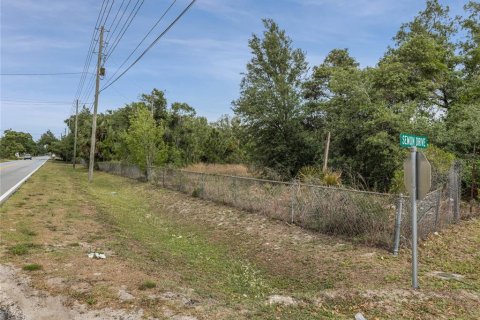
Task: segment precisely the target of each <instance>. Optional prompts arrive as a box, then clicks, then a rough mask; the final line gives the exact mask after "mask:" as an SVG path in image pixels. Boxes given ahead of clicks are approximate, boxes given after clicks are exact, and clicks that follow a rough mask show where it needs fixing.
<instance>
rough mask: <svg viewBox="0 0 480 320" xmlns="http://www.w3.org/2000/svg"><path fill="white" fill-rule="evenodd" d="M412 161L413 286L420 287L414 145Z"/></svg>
mask: <svg viewBox="0 0 480 320" xmlns="http://www.w3.org/2000/svg"><path fill="white" fill-rule="evenodd" d="M410 159H411V162H412V186H411V188H412V189H411V190H412V191H411V193H410V198H411V199H412V287H413V289H418V254H417V252H418V251H417V250H418V247H417V147H415V146H414V147H412V152H411V154H410Z"/></svg>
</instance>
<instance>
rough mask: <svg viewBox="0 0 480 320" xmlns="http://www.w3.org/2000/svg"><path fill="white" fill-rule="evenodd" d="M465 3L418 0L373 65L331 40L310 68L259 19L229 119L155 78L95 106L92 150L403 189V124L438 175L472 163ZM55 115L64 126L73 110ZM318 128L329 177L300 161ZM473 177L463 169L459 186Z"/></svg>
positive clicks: (473, 34) (45, 140) (470, 22)
mask: <svg viewBox="0 0 480 320" xmlns="http://www.w3.org/2000/svg"><path fill="white" fill-rule="evenodd" d="M464 10H465V14H464V16H463V17H455V18H453V17H452V16H451V14H450V12H449V9H448V7H444V6H442V5H441V4H440V2H439V1H438V0H427V1H426V5H425V8H424V10H422V11H421V12H419V13H418V15H417V16H415V17H414V18H413V19H412V20H411V21H409V22H406V23H404V24H403V25H402V26H401V27H400V30H399V31H398V32H397V34H396V35H395V37H394V44H393V45H392V47H390V48H388V49H387V50H386V52H385V54H384V56H383V57H382V58H381V59H380V60H379V62H378V64H377V65H376V66H374V67H367V68H361V67H360V64H359V63H358V62H357V61H356V60H355V58H354V57H352V56H351V55H350V53H349V51H348V49H347V48H337V49H333V50H331V51H330V52H329V53H328V54H327V55H326V57H325V59H324V61H323V62H322V63H321V64H319V65H317V66H313V68H312V72H311V73H310V74H308V73H307V71H308V65H307V62H306V58H305V53H304V52H303V51H302V50H300V49H296V48H294V47H293V45H292V40H291V39H290V38H289V37H288V36H287V35H286V32H285V31H284V30H282V29H280V27H279V26H278V25H277V24H276V23H275V22H274V21H273V20H263V23H264V27H265V30H264V32H263V34H262V35H260V36H259V35H253V36H252V38H251V39H250V40H249V42H248V45H249V47H250V49H251V52H252V57H251V60H250V61H249V62H248V63H247V65H246V72H245V73H244V77H243V79H242V82H241V83H240V95H239V98H238V99H237V100H235V101H234V102H233V110H234V112H235V116H234V117H233V118H229V117H228V116H223V117H221V118H220V119H219V120H218V121H216V122H213V123H209V122H208V121H207V119H205V118H204V117H201V116H198V115H197V114H196V111H195V109H194V108H193V107H192V106H190V105H189V104H187V103H183V102H173V103H171V104H170V105H169V104H168V103H167V98H166V96H165V92H164V91H161V90H158V89H153V90H152V91H151V92H150V93H149V94H142V95H141V98H140V101H137V102H132V103H130V104H127V105H125V106H123V107H121V108H119V109H116V110H114V111H107V112H105V113H101V114H99V115H98V122H97V123H98V130H97V137H96V138H97V144H96V150H95V156H96V159H98V160H99V161H111V160H114V161H123V162H130V163H135V164H138V165H140V166H141V167H142V168H145V169H147V168H148V167H150V166H151V165H154V164H169V165H174V166H184V165H188V164H192V163H196V162H200V161H201V162H205V163H245V162H247V163H248V164H249V165H254V166H256V167H257V168H260V169H259V170H258V171H259V172H263V175H264V176H266V177H270V178H275V179H288V178H291V177H293V176H296V175H297V174H298V176H300V177H302V178H301V179H303V180H308V179H311V180H312V181H317V182H315V183H321V184H333V185H336V184H338V183H340V175H339V174H338V172H342V181H341V182H342V183H343V184H345V185H349V186H353V187H359V181H360V182H361V185H362V187H363V188H366V189H371V190H379V191H387V190H390V191H401V189H402V185H403V182H402V181H401V180H403V178H402V176H401V172H400V171H399V170H401V167H402V161H403V158H404V151H402V149H401V148H400V146H399V141H398V139H399V138H398V137H399V134H400V133H402V132H403V133H412V134H417V135H426V136H428V137H429V140H430V143H431V145H435V147H431V148H429V149H430V150H427V151H426V152H427V153H428V154H427V157H428V158H429V159H431V161H433V162H434V168H436V169H435V170H440V171H441V172H440V171H439V172H438V175H442V174H444V171H445V168H446V167H448V163H449V161H450V160H451V158H452V154H453V155H454V156H455V157H456V158H457V159H462V161H463V162H464V164H465V165H464V166H465V167H466V168H467V167H468V170H473V163H474V161H475V156H472V155H473V153H474V150H477V153H478V149H480V140H479V139H480V131H479V130H480V129H479V128H480V126H479V125H478V123H480V105H479V103H478V101H479V99H480V49H479V44H480V40H479V39H480V36H479V35H480V27H479V25H480V24H479V22H480V18H479V16H480V15H479V13H480V4H479V3H478V1H470V2H469V3H468V4H467V5H466V6H465V7H464ZM459 30H461V32H462V33H460V31H459ZM139 110H142V111H140V113H139ZM152 114H153V116H152ZM91 118H92V116H91V114H90V111H89V110H88V109H87V108H85V107H84V108H83V109H82V110H81V112H80V113H79V128H78V129H79V134H78V156H79V157H80V158H84V159H87V158H88V154H89V148H90V145H89V143H90V132H91ZM65 122H66V123H67V124H69V125H70V131H71V132H73V131H74V130H73V129H74V128H73V124H74V118H73V117H71V118H70V119H67V120H66V121H65ZM327 132H330V134H331V143H330V149H329V150H330V152H329V162H328V165H329V168H330V169H331V170H332V172H333V175H331V176H329V177H328V178H327V180H328V182H327V181H326V180H325V178H326V175H325V174H324V173H323V172H321V171H318V172H311V173H308V172H304V171H306V170H307V168H308V167H306V166H313V167H314V164H319V163H322V162H323V161H322V160H323V154H324V152H323V151H324V138H325V136H326V134H327ZM54 138H55V137H53V135H52V134H51V133H49V132H47V133H45V134H44V135H43V136H42V138H41V139H40V141H39V142H38V145H39V148H40V150H42V148H43V151H45V150H48V151H50V152H54V153H55V154H58V155H60V156H61V157H62V158H64V159H65V160H69V159H70V158H71V157H72V149H73V135H72V134H68V135H67V136H65V137H63V138H62V139H61V140H58V141H56V140H55V139H54ZM17 140H18V139H10V140H9V139H8V138H7V139H5V137H3V138H2V140H1V141H0V142H1V146H2V148H1V149H0V153H1V154H2V157H5V156H4V155H8V154H10V156H11V154H12V152H13V154H14V153H15V152H17V151H18V150H24V149H26V147H25V146H24V144H23V143H18V141H17ZM9 141H10V142H9ZM13 150H17V151H13ZM43 151H42V152H43ZM20 152H22V151H20ZM313 167H312V168H313ZM301 168H304V169H302V170H303V171H302V170H301ZM299 170H300V171H299ZM307 171H308V170H307ZM434 174H437V173H434ZM335 175H337V176H338V177H335ZM469 177H471V178H469ZM473 177H474V175H473V174H472V172H470V173H469V174H465V178H464V185H465V184H466V183H467V180H468V179H470V180H472V179H473ZM470 180H468V181H470ZM470 182H472V183H474V182H475V181H470Z"/></svg>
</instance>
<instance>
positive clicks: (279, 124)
mask: <svg viewBox="0 0 480 320" xmlns="http://www.w3.org/2000/svg"><path fill="white" fill-rule="evenodd" d="M263 24H264V26H265V29H266V30H265V31H264V33H263V38H260V37H258V36H257V35H253V37H252V39H250V40H249V47H250V49H251V51H252V54H253V57H252V59H251V60H250V62H249V63H248V64H247V71H246V73H245V75H244V78H243V80H242V82H241V84H240V98H239V99H237V100H236V101H234V102H233V105H234V107H233V110H234V112H235V114H236V115H237V116H238V117H239V119H240V120H241V123H242V126H243V127H244V129H245V134H246V135H245V140H246V143H247V145H248V146H249V150H248V153H249V156H250V158H251V159H252V160H253V161H254V162H255V163H257V164H259V165H261V166H264V167H269V168H272V169H274V170H276V171H277V172H279V173H281V174H282V175H284V176H291V175H292V174H294V173H295V172H296V171H297V170H298V169H299V168H301V167H302V166H303V165H304V164H305V161H306V160H307V159H308V151H309V148H308V145H306V138H305V135H304V134H303V132H302V118H303V109H302V96H301V87H302V81H303V78H304V77H305V73H306V71H307V62H306V61H305V54H304V52H302V51H301V50H299V49H293V48H292V40H290V38H289V37H288V36H287V35H286V33H285V31H284V30H281V29H280V28H279V27H278V25H277V24H276V23H275V22H274V21H272V20H263Z"/></svg>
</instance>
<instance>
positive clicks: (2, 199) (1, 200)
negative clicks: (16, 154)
mask: <svg viewBox="0 0 480 320" xmlns="http://www.w3.org/2000/svg"><path fill="white" fill-rule="evenodd" d="M47 161H48V160H45V161H44V162H43V163H42V164H41V165H39V166H38V167H37V168H36V169H35V170H33V171H32V172H30V173H29V174H28V175H27V176H26V177H25V178H23V179H22V180H20V181H19V182H18V183H17V184H16V185H14V186H13V187H11V188H10V189H8V190H7V192H5V193H4V194H2V195H1V196H0V206H1V205H3V203H4V202H5V201H6V200H7V199H8V198H10V196H11V195H12V194H14V193H15V191H17V189H18V188H20V186H21V185H22V184H23V183H24V182H25V181H27V180H28V178H30V177H31V176H32V175H33V174H34V173H35V172H37V170H38V169H40V168H41V167H43V165H44V164H45V163H47Z"/></svg>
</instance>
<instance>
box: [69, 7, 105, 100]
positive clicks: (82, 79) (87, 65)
mask: <svg viewBox="0 0 480 320" xmlns="http://www.w3.org/2000/svg"><path fill="white" fill-rule="evenodd" d="M107 5H108V2H107ZM105 10H106V6H105V0H103V2H102V7H101V8H100V11H99V12H98V16H97V21H96V22H95V27H94V28H93V32H92V38H91V40H90V45H89V47H88V51H87V57H86V58H85V63H84V64H83V74H82V76H81V77H80V81H79V83H78V86H77V92H76V93H75V97H76V98H78V97H79V96H80V94H81V92H82V90H83V85H84V83H85V78H86V76H87V72H88V70H89V69H90V62H91V59H92V54H93V49H94V45H95V37H96V34H97V33H98V26H99V23H100V21H101V19H100V17H102V20H103V14H102V13H104V11H105Z"/></svg>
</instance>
